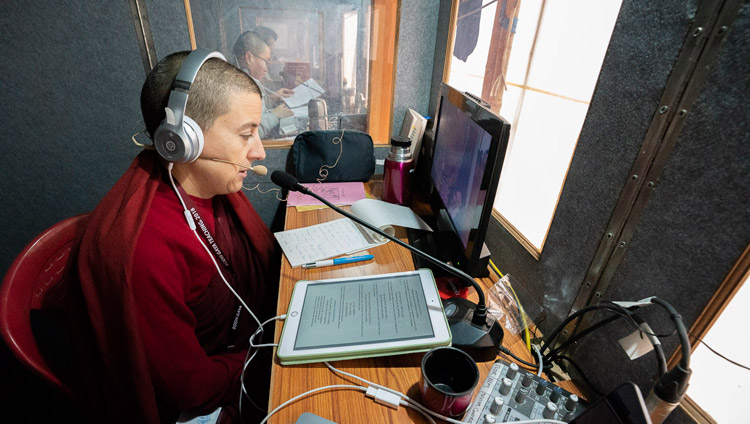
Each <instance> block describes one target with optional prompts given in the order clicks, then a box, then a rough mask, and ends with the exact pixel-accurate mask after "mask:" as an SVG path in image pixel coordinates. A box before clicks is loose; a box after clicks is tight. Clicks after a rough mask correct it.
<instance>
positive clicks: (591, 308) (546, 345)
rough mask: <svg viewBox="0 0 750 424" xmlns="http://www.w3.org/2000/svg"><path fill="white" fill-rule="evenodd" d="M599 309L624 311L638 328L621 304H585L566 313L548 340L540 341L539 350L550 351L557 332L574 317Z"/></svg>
mask: <svg viewBox="0 0 750 424" xmlns="http://www.w3.org/2000/svg"><path fill="white" fill-rule="evenodd" d="M600 309H604V310H610V311H613V312H621V311H626V316H627V318H629V320H630V322H631V323H632V324H633V326H634V327H635V328H636V329H638V328H639V327H638V324H637V323H635V321H633V318H632V317H631V316H629V315H627V314H631V313H632V312H630V311H627V309H625V308H623V307H621V306H619V305H616V306H611V305H601V304H598V305H590V306H587V307H585V308H582V309H579V310H577V311H576V312H574V313H572V314H570V315H568V317H567V318H565V319H564V320H563V321H562V322H561V323H560V325H558V326H557V328H555V330H554V331H553V332H552V334H550V337H549V339H548V340H546V341H544V342H543V343H542V347H541V352H542V353H543V354H544V351H545V350H547V349H550V351H551V350H552V348H551V346H552V343H553V342H554V340H555V339H556V338H557V335H558V334H559V333H560V332H562V330H563V329H564V328H565V326H567V325H568V324H569V323H570V322H572V321H573V320H574V319H576V318H578V317H580V316H581V315H583V314H585V313H588V312H591V311H596V310H600Z"/></svg>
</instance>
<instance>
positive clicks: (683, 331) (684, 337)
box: [651, 297, 690, 370]
mask: <svg viewBox="0 0 750 424" xmlns="http://www.w3.org/2000/svg"><path fill="white" fill-rule="evenodd" d="M651 303H656V304H657V305H659V306H661V307H662V308H664V309H665V310H666V311H667V312H668V313H669V317H670V318H672V321H674V325H675V328H677V334H679V336H680V345H681V346H682V355H680V356H681V358H680V364H681V365H682V368H683V369H684V370H689V369H690V340H688V332H687V328H685V324H684V323H683V322H682V315H680V314H679V313H678V312H677V310H676V309H675V308H674V307H673V306H672V305H671V304H669V303H668V302H666V301H664V300H662V299H659V298H658V297H652V298H651Z"/></svg>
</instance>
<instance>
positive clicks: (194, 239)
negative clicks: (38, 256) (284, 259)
mask: <svg viewBox="0 0 750 424" xmlns="http://www.w3.org/2000/svg"><path fill="white" fill-rule="evenodd" d="M187 55H188V52H179V53H174V54H171V55H169V56H167V57H166V58H164V59H162V60H161V61H160V62H159V63H158V64H157V65H156V67H155V68H154V69H153V70H152V71H151V73H150V74H149V75H148V77H147V78H146V81H145V83H144V84H143V88H142V91H141V110H142V114H143V120H144V122H145V125H146V129H147V133H148V134H149V136H151V137H152V138H153V137H154V133H155V131H156V130H157V128H158V127H159V125H160V123H162V121H164V120H165V116H166V114H165V108H166V107H167V105H168V104H169V106H170V107H171V106H172V103H171V102H170V103H168V99H169V98H170V91H171V90H172V84H173V82H174V81H175V76H176V75H177V72H178V70H179V69H180V66H181V65H182V63H183V61H184V60H185V58H186V57H187ZM180 87H181V88H182V89H185V85H184V83H183V84H182V85H180ZM261 109H262V108H261V96H260V90H259V88H258V87H257V85H256V84H255V82H254V81H253V80H252V79H251V78H250V77H249V76H248V75H246V74H245V73H243V72H242V71H241V70H239V69H237V68H236V67H234V66H233V65H231V64H229V63H227V62H225V61H223V60H221V59H219V58H210V59H208V60H207V61H205V62H204V63H203V64H202V66H201V67H200V68H199V71H198V73H197V75H196V78H195V80H194V82H193V83H192V84H190V85H189V97H188V99H187V104H186V107H185V111H184V112H185V115H186V116H188V117H190V118H192V119H193V120H194V121H195V122H196V123H197V125H198V126H199V127H200V129H201V130H202V134H203V139H204V147H203V149H202V153H200V155H199V156H198V157H197V159H196V160H194V161H192V162H190V161H188V162H184V163H181V162H167V160H166V159H164V158H163V157H162V156H161V155H160V154H157V152H156V151H154V150H144V151H143V152H141V153H140V154H139V155H138V156H137V157H136V158H135V159H134V160H133V162H132V164H131V165H130V168H129V169H128V170H127V171H126V172H125V174H124V175H123V176H122V177H121V178H120V179H119V180H118V181H117V183H116V184H115V185H114V187H113V188H112V189H111V190H110V191H109V193H107V195H106V196H105V197H104V199H103V200H102V201H101V202H100V203H99V205H98V206H97V207H96V209H95V210H94V211H93V212H92V213H91V214H90V216H89V218H88V221H87V224H86V228H85V229H84V231H83V233H82V235H81V236H80V237H79V238H78V240H77V241H76V244H75V245H74V247H73V251H72V252H71V259H70V262H69V264H70V265H69V270H70V271H69V272H70V274H69V275H68V276H67V277H66V278H65V279H64V281H66V282H67V283H66V284H70V286H69V287H68V288H67V289H66V290H65V292H64V293H65V295H66V296H67V299H68V300H67V301H66V302H65V303H64V304H65V305H67V308H66V309H65V310H66V312H67V314H68V316H69V321H70V322H71V334H72V336H73V341H74V346H75V349H74V352H75V354H76V356H77V357H78V359H79V360H78V363H79V368H80V373H81V374H82V377H83V382H84V384H83V393H84V396H83V402H82V404H83V405H86V408H88V409H89V413H90V417H89V418H90V421H91V422H95V423H98V422H107V423H125V422H128V423H135V422H138V423H159V422H161V423H173V422H175V421H176V420H177V419H178V417H182V418H185V417H193V416H200V415H206V414H209V413H211V412H212V411H215V410H216V409H217V408H219V407H221V408H222V411H221V417H220V421H221V422H222V423H226V422H234V421H239V416H238V413H237V412H238V408H237V405H238V401H239V394H240V375H241V373H242V372H243V371H242V369H243V363H244V361H245V359H246V355H247V354H248V346H249V337H250V335H251V334H253V332H254V331H255V330H256V329H257V326H258V325H257V321H256V320H255V319H253V318H252V317H251V315H250V313H249V312H248V311H247V310H245V308H244V307H241V306H240V305H241V302H240V301H239V300H238V299H237V298H236V297H235V295H233V294H232V292H231V291H230V289H229V287H228V285H231V286H232V287H233V290H235V291H236V292H237V293H238V295H239V296H240V297H241V298H242V299H243V300H244V302H245V304H246V305H248V306H249V308H250V310H251V311H252V312H253V313H254V314H255V315H256V316H257V318H258V319H260V320H265V319H267V318H269V317H271V316H273V313H274V312H275V311H274V309H275V303H276V302H275V299H276V291H277V282H278V278H279V266H280V253H279V249H278V245H276V243H275V242H274V238H273V236H272V234H271V232H270V231H269V229H268V227H267V226H266V225H265V224H264V223H263V221H262V220H261V219H260V217H259V216H258V214H257V213H256V211H255V209H254V208H253V206H252V205H251V204H250V202H249V201H248V199H247V197H246V196H245V195H244V194H243V193H242V192H241V188H242V184H243V179H244V178H245V177H246V176H247V170H246V169H245V168H244V167H249V166H252V164H253V162H254V161H260V160H263V159H264V158H265V151H264V149H263V145H262V143H261V140H260V137H259V136H258V128H259V126H260V115H261ZM212 159H220V160H223V161H229V162H233V163H234V164H233V163H227V162H222V161H214V160H212ZM239 165H242V166H239ZM172 180H174V183H172ZM177 193H181V194H180V195H178V194H177ZM183 200H184V202H185V203H186V204H187V205H188V206H187V209H189V210H190V211H191V215H192V217H191V218H192V219H193V220H194V222H195V223H196V224H197V226H198V231H197V232H196V231H193V230H192V229H191V227H190V226H189V225H188V222H189V221H187V222H186V215H185V214H184V209H183V205H182V204H181V202H182V201H183ZM196 214H197V215H196ZM189 219H190V218H188V220H189ZM199 234H201V235H199ZM204 234H205V235H206V237H203V235H204ZM208 246H211V248H214V247H215V246H216V247H218V248H219V249H220V251H221V252H222V253H223V255H224V257H225V259H227V263H222V262H214V261H215V258H216V257H219V256H220V255H218V254H217V255H214V254H213V253H212V252H211V250H209V248H208ZM219 269H221V273H220V272H219ZM222 275H223V278H222ZM225 279H226V281H225ZM53 296H54V295H53ZM48 304H49V303H48ZM272 332H273V331H271V332H266V333H267V334H266V335H268V334H269V333H272ZM256 342H260V340H259V338H256ZM269 378H270V353H269V352H267V351H261V352H260V354H259V355H258V357H256V358H255V360H254V361H253V362H252V363H251V364H250V366H249V367H248V369H247V371H246V372H245V376H244V381H245V387H246V388H247V390H248V391H250V394H251V398H252V397H254V399H253V401H254V403H255V404H257V405H266V404H267V400H266V399H267V398H265V396H267V394H268V390H269V384H270V383H269V382H270V380H269ZM242 405H243V408H242V412H243V416H244V417H245V418H246V420H245V422H258V421H259V420H260V418H261V417H263V416H265V411H263V412H261V411H259V410H254V409H253V407H252V406H251V405H250V403H249V402H248V401H247V399H245V401H244V403H243V404H242Z"/></svg>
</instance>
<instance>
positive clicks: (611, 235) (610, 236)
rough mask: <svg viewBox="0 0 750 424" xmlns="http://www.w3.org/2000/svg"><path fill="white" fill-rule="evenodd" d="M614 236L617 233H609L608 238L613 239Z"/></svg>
mask: <svg viewBox="0 0 750 424" xmlns="http://www.w3.org/2000/svg"><path fill="white" fill-rule="evenodd" d="M614 236H615V235H614V234H613V233H607V238H608V239H611V238H612V237H614Z"/></svg>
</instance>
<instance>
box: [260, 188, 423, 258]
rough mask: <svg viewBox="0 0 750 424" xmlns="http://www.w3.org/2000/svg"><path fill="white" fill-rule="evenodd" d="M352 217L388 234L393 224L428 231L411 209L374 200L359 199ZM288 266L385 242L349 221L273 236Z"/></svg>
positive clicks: (336, 221) (377, 235) (288, 231)
mask: <svg viewBox="0 0 750 424" xmlns="http://www.w3.org/2000/svg"><path fill="white" fill-rule="evenodd" d="M352 214H354V215H356V216H358V217H359V218H362V219H363V220H365V221H366V222H368V223H370V224H372V225H374V226H376V227H378V228H380V229H381V230H383V231H385V232H386V233H387V234H389V235H394V234H395V233H396V232H395V230H394V229H393V225H398V226H401V227H408V228H417V229H423V230H427V231H432V229H430V227H429V226H428V225H427V224H426V223H425V222H424V221H423V220H422V219H421V218H419V217H418V216H417V215H416V214H415V213H414V212H412V210H411V209H409V208H407V207H404V206H398V205H393V204H390V203H387V202H383V201H380V200H375V199H362V200H359V201H357V202H355V203H354V204H353V205H352ZM274 236H275V237H276V240H278V242H279V245H280V246H281V249H282V250H283V251H284V254H285V255H286V257H287V259H288V260H289V263H290V264H291V265H292V267H293V268H294V267H298V266H301V265H303V264H306V263H309V262H315V261H319V260H323V259H329V258H333V257H336V256H341V255H348V254H351V253H355V252H359V251H362V250H366V249H369V248H372V247H375V246H379V245H381V244H384V243H386V242H388V239H386V238H384V237H382V236H381V235H379V234H375V233H373V232H372V231H370V230H368V229H366V228H364V227H362V226H360V225H359V224H356V223H354V222H353V221H351V220H350V219H349V218H343V219H337V220H335V221H330V222H325V223H322V224H317V225H311V226H309V227H304V228H298V229H294V230H287V231H280V232H277V233H274Z"/></svg>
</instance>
